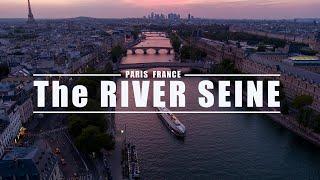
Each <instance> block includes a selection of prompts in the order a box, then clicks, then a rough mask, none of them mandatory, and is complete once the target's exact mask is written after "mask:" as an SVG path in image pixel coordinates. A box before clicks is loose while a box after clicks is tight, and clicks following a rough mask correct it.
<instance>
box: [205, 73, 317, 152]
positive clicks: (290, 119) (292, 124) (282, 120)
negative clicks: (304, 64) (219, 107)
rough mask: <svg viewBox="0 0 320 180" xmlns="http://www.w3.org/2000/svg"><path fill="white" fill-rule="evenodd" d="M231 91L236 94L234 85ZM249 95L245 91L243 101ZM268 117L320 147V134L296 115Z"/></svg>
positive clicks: (268, 115)
mask: <svg viewBox="0 0 320 180" xmlns="http://www.w3.org/2000/svg"><path fill="white" fill-rule="evenodd" d="M211 79H212V80H218V79H217V78H211ZM230 92H231V93H232V94H234V93H235V92H234V87H233V88H231V90H230ZM245 97H247V95H246V93H245V92H243V97H242V99H243V101H246V98H245ZM263 104H264V106H266V107H267V103H266V102H263ZM258 110H261V111H268V110H270V109H268V108H260V109H258ZM265 115H266V116H267V117H269V118H270V119H271V120H273V121H274V122H276V123H278V124H280V125H281V126H282V127H284V128H286V129H288V130H290V131H291V132H293V133H295V134H296V135H298V136H300V137H302V138H303V139H305V140H307V141H308V142H310V143H312V144H314V145H316V146H317V147H320V134H317V133H315V132H313V130H311V129H309V128H306V127H304V126H302V125H299V123H298V122H297V121H296V119H295V117H294V116H290V115H284V114H270V113H268V114H265Z"/></svg>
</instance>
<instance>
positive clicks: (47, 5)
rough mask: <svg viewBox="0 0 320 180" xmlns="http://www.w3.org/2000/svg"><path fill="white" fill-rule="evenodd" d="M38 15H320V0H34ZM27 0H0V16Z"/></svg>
mask: <svg viewBox="0 0 320 180" xmlns="http://www.w3.org/2000/svg"><path fill="white" fill-rule="evenodd" d="M31 4H32V9H33V14H34V16H35V17H36V18H65V17H77V16H91V17H101V18H111V17H116V18H121V17H142V16H144V15H146V14H148V13H150V12H151V11H154V12H163V13H168V12H178V13H180V14H182V15H183V16H186V14H188V13H189V12H190V13H191V14H192V15H194V16H196V17H206V18H236V19H239V18H255V19H256V18H257V19H261V18H263V19H264V18H266V19H273V18H276V19H279V18H296V17H312V18H314V17H318V18H319V17H320V10H319V7H320V0H31ZM26 14H27V0H0V18H11V17H12V18H18V17H26Z"/></svg>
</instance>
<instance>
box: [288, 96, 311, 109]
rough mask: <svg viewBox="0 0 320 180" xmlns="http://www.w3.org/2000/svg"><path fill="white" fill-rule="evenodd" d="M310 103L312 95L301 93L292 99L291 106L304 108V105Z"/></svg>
mask: <svg viewBox="0 0 320 180" xmlns="http://www.w3.org/2000/svg"><path fill="white" fill-rule="evenodd" d="M312 103H313V98H312V96H309V95H301V96H297V97H296V98H295V99H294V100H293V101H292V106H293V107H294V108H296V109H301V108H304V107H305V106H308V105H311V104H312Z"/></svg>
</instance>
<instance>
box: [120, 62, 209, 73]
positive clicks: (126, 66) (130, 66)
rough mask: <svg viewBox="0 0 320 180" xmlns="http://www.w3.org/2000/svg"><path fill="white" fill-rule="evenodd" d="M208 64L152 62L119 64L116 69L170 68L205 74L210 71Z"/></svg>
mask: <svg viewBox="0 0 320 180" xmlns="http://www.w3.org/2000/svg"><path fill="white" fill-rule="evenodd" d="M210 66H211V65H209V64H206V63H197V62H195V63H180V62H154V63H135V64H119V65H118V67H117V68H116V69H118V70H127V69H140V70H148V69H152V68H170V69H180V68H192V69H197V70H200V71H204V72H206V71H207V70H208V69H210Z"/></svg>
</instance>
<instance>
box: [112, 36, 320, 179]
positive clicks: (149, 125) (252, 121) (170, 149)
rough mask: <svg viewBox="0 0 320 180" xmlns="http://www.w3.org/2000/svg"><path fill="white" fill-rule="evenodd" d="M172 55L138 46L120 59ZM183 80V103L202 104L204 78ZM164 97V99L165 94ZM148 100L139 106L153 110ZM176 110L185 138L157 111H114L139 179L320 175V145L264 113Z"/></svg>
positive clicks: (158, 41) (154, 41)
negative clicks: (135, 160) (173, 131)
mask: <svg viewBox="0 0 320 180" xmlns="http://www.w3.org/2000/svg"><path fill="white" fill-rule="evenodd" d="M146 45H148V46H149V45H150V46H157V45H170V42H169V40H168V39H165V38H160V37H148V38H147V39H146V40H145V41H144V42H142V44H139V45H138V46H146ZM173 59H174V58H173V55H167V54H166V53H163V54H160V55H152V54H150V55H143V53H142V52H139V53H138V54H136V55H128V56H127V57H125V58H124V59H123V61H122V63H140V62H150V63H152V62H159V61H161V62H165V61H169V60H170V61H171V60H173ZM182 80H183V81H184V82H185V84H186V93H185V94H186V102H187V108H186V109H184V110H200V107H199V105H198V102H197V97H198V90H197V86H195V84H198V82H199V81H200V80H202V79H201V78H183V79H182ZM118 82H119V81H118ZM166 88H167V89H166V90H168V87H166ZM151 90H152V89H151ZM118 92H119V91H118ZM129 97H130V98H129V104H130V105H131V107H132V106H133V104H134V100H133V95H132V93H131V92H129ZM165 99H166V100H167V102H168V99H169V97H165ZM148 100H149V101H150V104H149V107H148V108H144V109H143V110H150V111H153V110H154V109H153V108H152V107H151V106H152V104H151V103H152V97H151V96H150V97H149V99H148ZM117 110H122V109H121V108H118V109H117ZM126 110H128V109H126ZM129 110H141V109H138V108H129ZM171 110H179V109H174V108H172V109H171ZM180 110H181V109H180ZM210 110H218V109H214V108H213V109H210ZM176 116H177V117H178V118H179V119H180V121H181V122H182V123H183V124H184V125H185V126H186V129H187V135H186V137H185V139H184V140H179V139H177V138H176V137H175V136H174V135H172V134H171V133H170V132H169V131H168V129H167V128H166V126H164V125H163V124H162V122H161V121H160V119H159V118H158V116H157V115H156V114H117V115H116V127H117V128H118V129H124V128H125V126H126V132H127V133H126V134H127V140H128V141H130V142H132V143H134V144H135V145H136V146H137V149H138V153H139V154H138V155H139V158H140V164H141V171H142V179H151V180H158V179H280V178H281V179H319V178H320V150H319V149H318V148H316V147H315V146H313V145H312V144H310V143H308V142H306V141H305V140H303V139H301V138H299V137H297V136H296V135H294V134H293V133H291V132H289V131H288V130H286V129H284V128H282V127H280V126H279V125H278V124H276V123H274V122H273V121H272V120H270V119H269V118H267V117H266V116H264V115H259V114H176Z"/></svg>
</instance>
